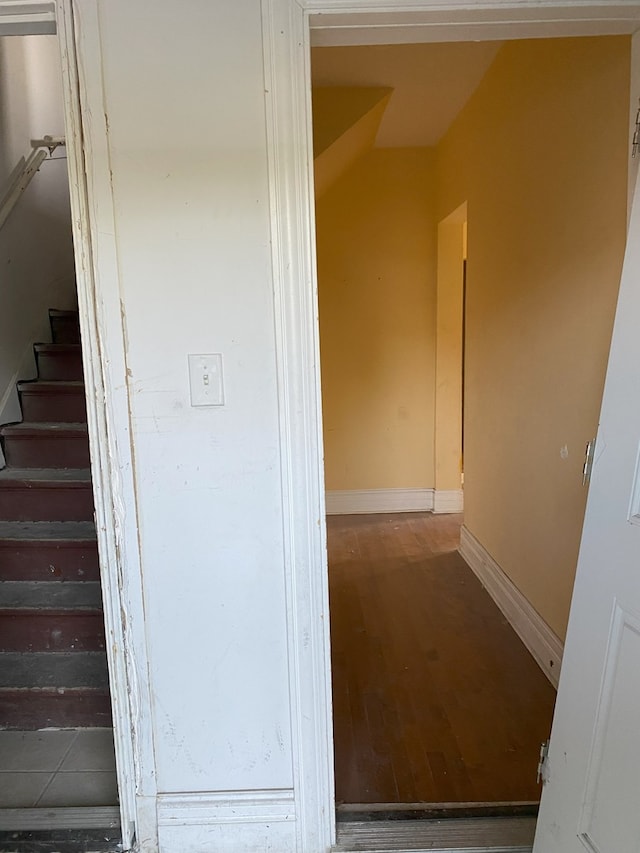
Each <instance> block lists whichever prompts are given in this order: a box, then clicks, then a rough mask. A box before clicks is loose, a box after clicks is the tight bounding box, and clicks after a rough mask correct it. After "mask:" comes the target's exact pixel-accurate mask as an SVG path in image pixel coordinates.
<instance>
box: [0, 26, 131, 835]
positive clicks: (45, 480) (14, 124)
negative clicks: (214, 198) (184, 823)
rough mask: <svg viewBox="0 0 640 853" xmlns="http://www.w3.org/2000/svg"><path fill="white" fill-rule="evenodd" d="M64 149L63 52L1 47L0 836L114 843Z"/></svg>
mask: <svg viewBox="0 0 640 853" xmlns="http://www.w3.org/2000/svg"><path fill="white" fill-rule="evenodd" d="M64 135H65V128H64V110H63V93H62V79H61V71H60V51H59V46H58V43H57V37H56V36H55V35H50V34H49V35H12V36H2V37H0V137H1V141H2V144H1V146H0V151H1V162H0V170H1V171H0V185H1V187H2V189H1V190H0V195H1V196H2V202H1V204H2V215H1V216H0V221H1V223H2V224H1V226H0V258H1V260H0V263H1V264H2V269H3V281H2V288H1V292H0V327H1V329H0V664H1V670H2V674H1V676H0V831H2V832H4V831H12V832H20V831H30V830H61V831H62V830H65V829H68V828H71V827H73V829H74V830H76V831H80V830H81V831H85V830H86V831H90V830H92V829H93V828H100V830H101V842H104V841H105V840H106V841H110V842H113V841H114V840H115V839H118V840H119V838H120V833H119V826H120V820H119V810H118V791H117V782H116V773H115V758H114V745H113V731H112V727H111V699H110V692H109V678H108V673H107V661H106V652H105V645H106V641H105V630H104V621H103V613H102V594H101V585H100V575H99V567H98V554H97V544H96V531H95V523H94V504H93V494H92V483H91V475H90V471H89V448H88V437H87V417H86V405H85V393H84V381H83V363H82V351H81V341H80V333H79V323H78V311H77V293H76V282H75V269H74V249H73V242H72V233H71V213H70V203H69V178H68V172H67V161H66V154H65V144H64V143H65V140H64ZM47 140H48V143H49V144H47ZM34 152H35V154H36V159H34V158H33V153H34ZM39 152H42V153H41V155H40V156H38V153H39ZM105 833H106V837H105ZM86 840H87V843H90V842H89V838H88V837H87V839H86ZM61 843H62V842H61Z"/></svg>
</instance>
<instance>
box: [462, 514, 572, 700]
mask: <svg viewBox="0 0 640 853" xmlns="http://www.w3.org/2000/svg"><path fill="white" fill-rule="evenodd" d="M460 554H461V556H462V557H463V558H464V560H465V561H466V562H467V563H468V564H469V567H470V568H471V569H472V571H473V572H474V574H475V575H476V576H477V577H478V579H479V580H480V582H481V583H482V585H483V586H484V588H485V589H486V590H487V592H488V593H489V595H490V596H491V598H493V600H494V601H495V603H496V604H497V605H498V607H499V608H500V610H501V611H502V612H503V614H504V615H505V617H506V618H507V621H508V622H509V624H510V625H511V627H512V628H513V629H514V631H515V632H516V634H517V635H518V636H519V637H520V639H521V640H522V642H523V643H524V644H525V646H526V647H527V648H528V649H529V651H530V652H531V654H532V655H533V657H534V658H535V660H536V661H537V663H538V666H539V667H540V668H541V669H542V671H543V672H544V674H545V675H546V676H547V678H548V679H549V681H550V682H551V683H552V684H553V685H554V687H557V686H558V679H559V678H560V667H561V665H562V653H563V644H562V642H561V641H560V640H559V639H558V637H556V635H555V634H554V633H553V631H552V630H551V628H549V626H548V625H547V623H546V622H545V621H544V619H543V618H542V617H541V616H540V614H539V613H538V612H537V611H536V610H534V608H533V607H532V606H531V604H530V603H529V602H528V600H527V599H526V598H525V597H524V595H523V594H522V593H521V592H520V590H519V589H518V588H517V587H516V586H515V585H514V583H513V582H512V581H511V580H510V579H509V578H508V577H507V576H506V574H505V573H504V572H503V571H502V569H501V568H500V566H499V565H498V564H497V563H496V561H495V560H494V559H493V557H492V556H491V554H489V552H488V551H487V550H486V549H485V547H484V546H483V545H481V544H480V542H478V540H477V539H476V538H475V536H474V535H473V533H470V532H469V530H468V529H467V528H466V527H465V526H464V525H463V526H462V530H461V531H460Z"/></svg>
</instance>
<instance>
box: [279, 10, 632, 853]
mask: <svg viewBox="0 0 640 853" xmlns="http://www.w3.org/2000/svg"><path fill="white" fill-rule="evenodd" d="M262 10H263V32H264V59H265V91H266V102H267V142H268V152H269V172H270V195H271V220H272V238H273V239H272V257H273V272H274V291H275V310H276V332H277V353H278V371H279V382H280V389H281V393H280V399H279V407H280V422H281V446H282V473H283V492H284V508H285V519H284V522H285V528H286V536H285V542H286V566H285V570H286V573H287V589H288V612H289V625H288V633H289V648H290V660H291V666H290V682H291V684H290V686H291V717H292V725H293V735H294V736H293V744H294V773H295V798H296V816H297V824H298V849H299V851H300V853H320V851H326V850H327V849H328V848H329V847H330V846H331V845H332V844H333V843H335V815H334V812H335V808H334V805H335V804H334V778H333V736H332V735H333V733H332V716H331V694H330V683H331V681H330V679H331V659H330V652H329V618H328V617H329V613H328V572H327V557H326V540H325V536H326V531H325V524H324V520H323V519H324V511H325V508H324V478H323V458H322V457H323V453H322V432H321V430H322V426H321V397H320V367H319V341H318V337H319V332H318V315H317V280H316V272H315V233H314V212H313V211H314V199H313V177H312V164H313V153H312V136H311V75H310V45H311V42H312V40H313V43H314V44H323V45H329V44H372V43H376V42H377V43H389V42H391V41H394V42H396V43H401V42H417V41H425V42H427V41H431V42H434V41H471V40H484V39H513V38H531V37H552V36H579V35H612V34H622V33H633V32H635V31H636V30H638V29H639V28H640V0H627V2H618V3H611V2H602V0H600V2H595V0H564V2H549V0H488V2H483V0H430V1H429V0H405V1H404V2H398V0H262ZM630 111H631V112H633V114H634V115H635V107H630Z"/></svg>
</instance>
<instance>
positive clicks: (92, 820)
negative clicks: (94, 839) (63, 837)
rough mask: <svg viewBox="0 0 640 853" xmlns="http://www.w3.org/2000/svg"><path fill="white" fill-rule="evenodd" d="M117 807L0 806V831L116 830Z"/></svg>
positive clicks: (118, 824) (118, 825) (117, 824)
mask: <svg viewBox="0 0 640 853" xmlns="http://www.w3.org/2000/svg"><path fill="white" fill-rule="evenodd" d="M119 828H120V809H119V808H118V807H117V806H84V807H79V808H78V807H76V808H46V807H42V808H33V809H0V833H4V832H7V831H13V832H18V831H23V830H44V831H48V830H58V829H109V830H113V829H119Z"/></svg>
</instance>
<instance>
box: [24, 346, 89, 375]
mask: <svg viewBox="0 0 640 853" xmlns="http://www.w3.org/2000/svg"><path fill="white" fill-rule="evenodd" d="M33 351H34V353H35V356H36V365H37V367H38V377H39V379H44V380H58V381H60V380H63V381H74V380H78V381H80V382H81V381H82V379H83V370H82V347H81V346H80V344H79V343H78V344H49V343H38V344H34V345H33Z"/></svg>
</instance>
